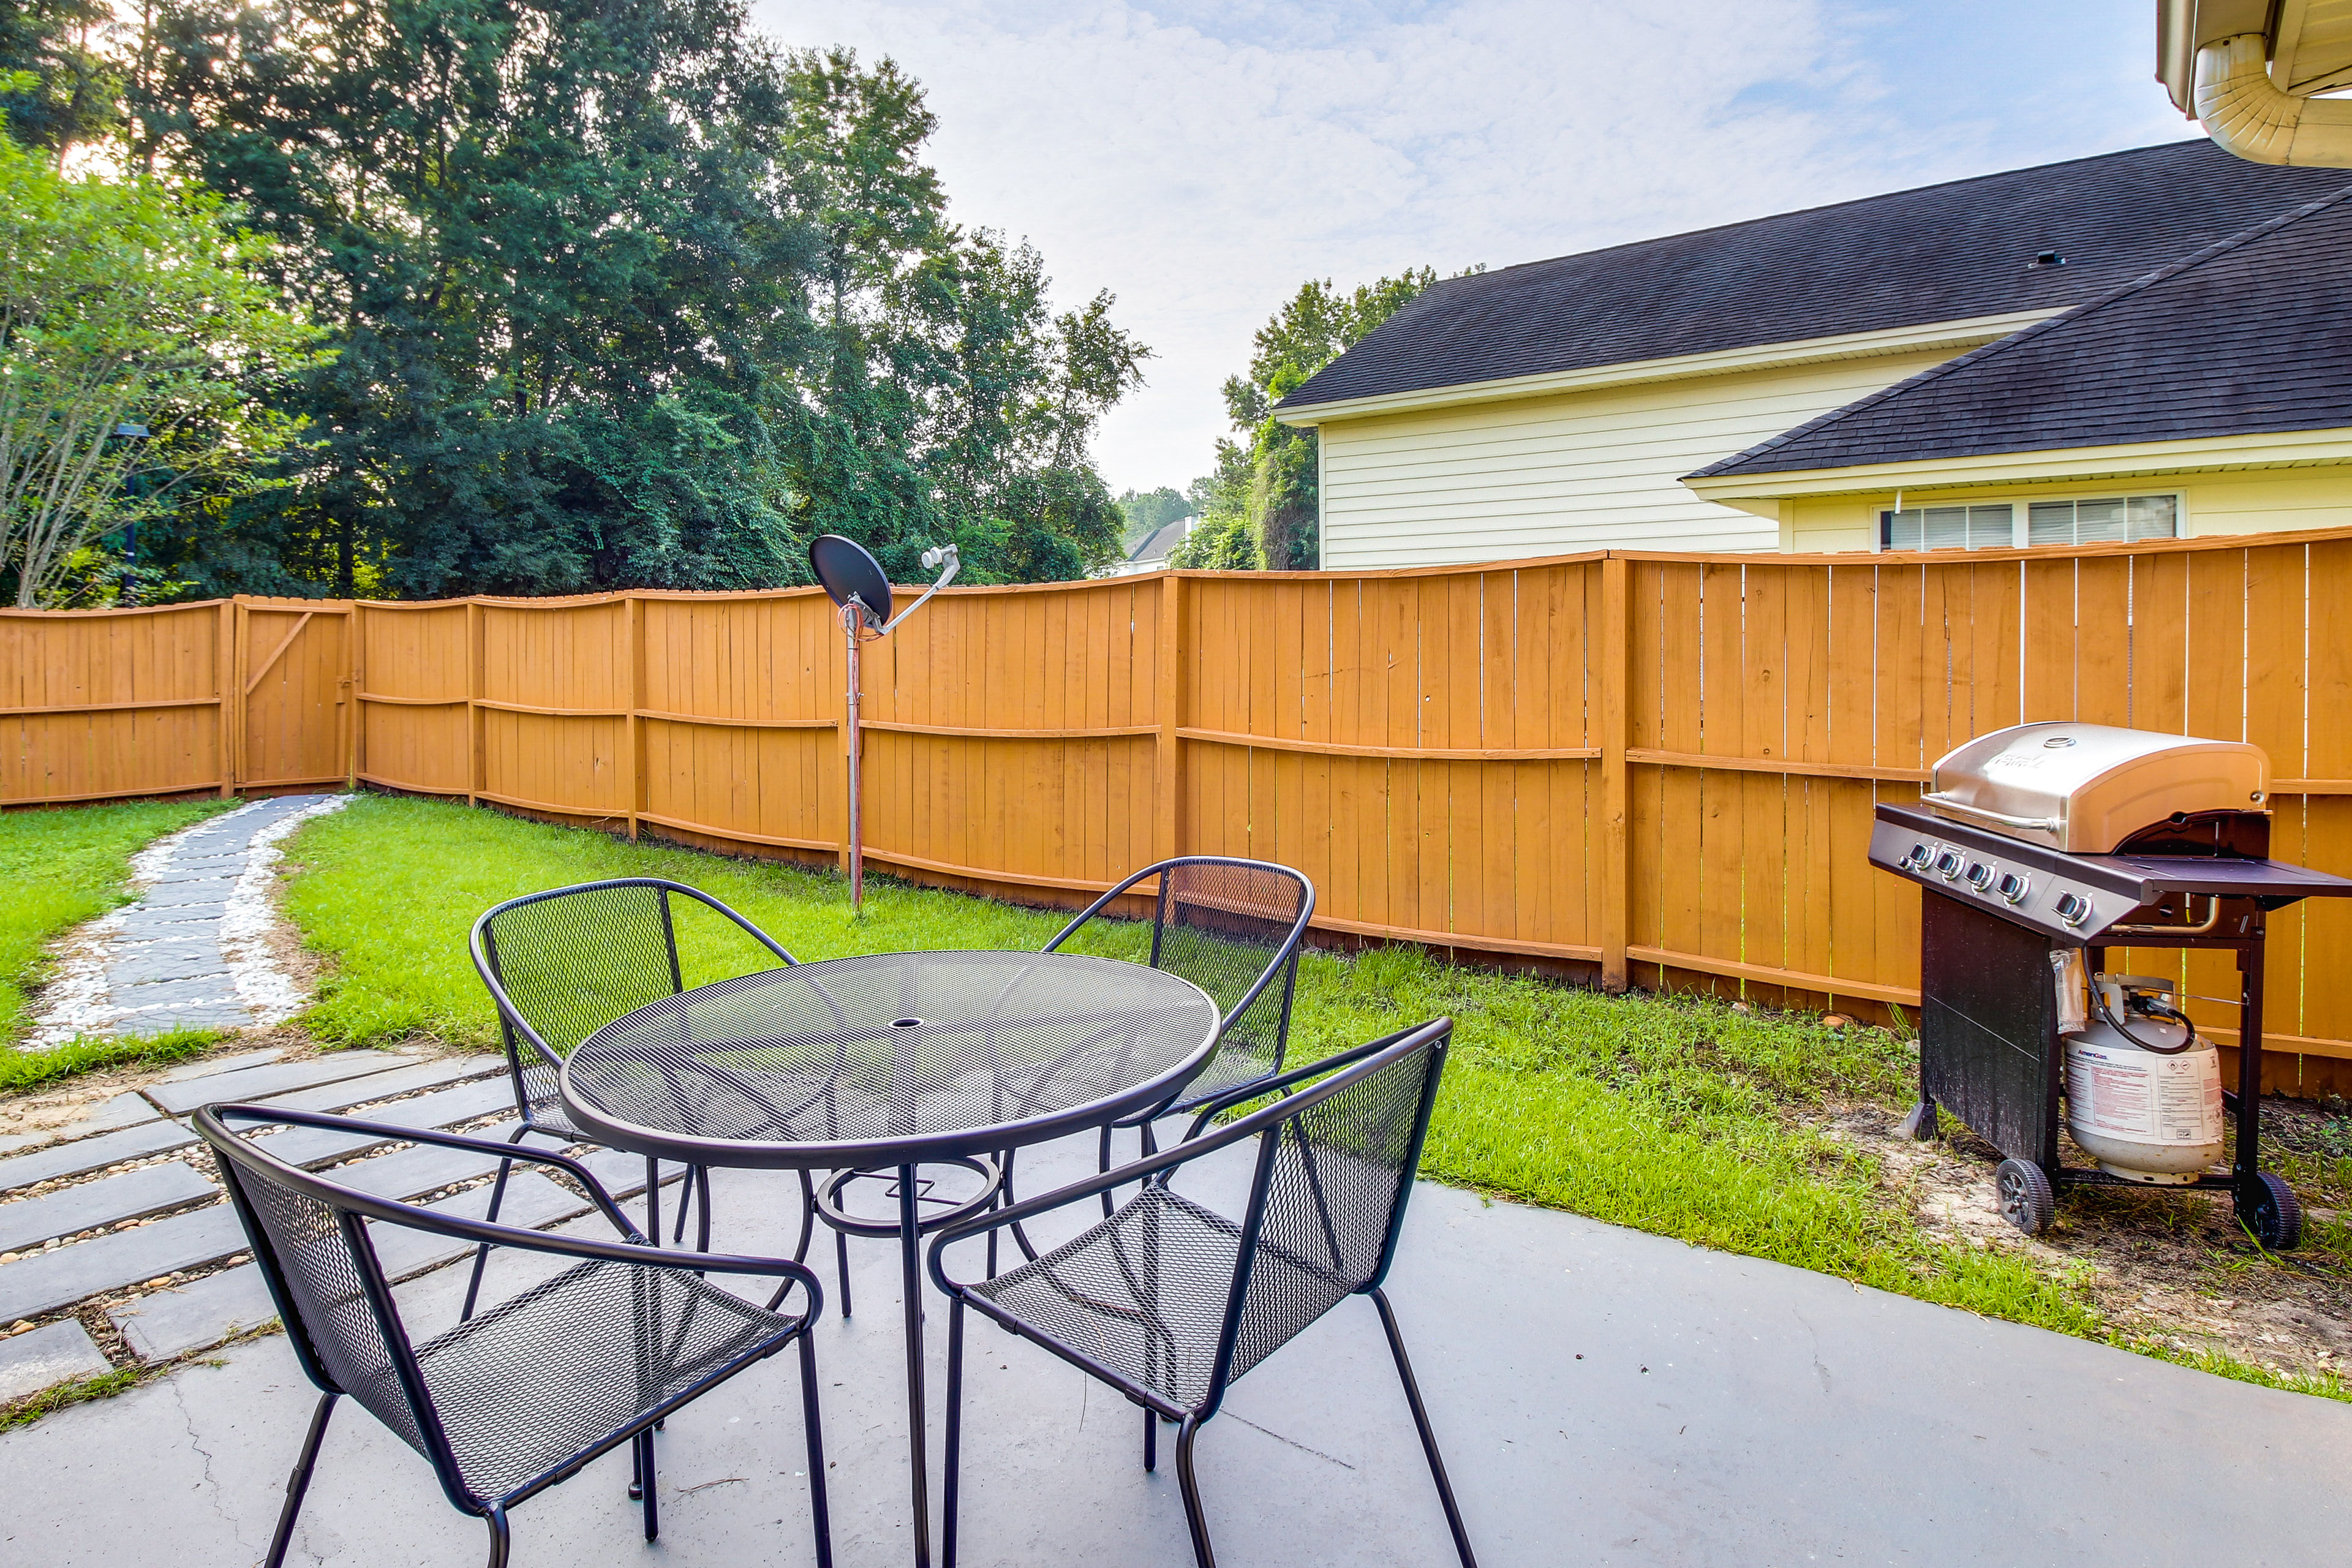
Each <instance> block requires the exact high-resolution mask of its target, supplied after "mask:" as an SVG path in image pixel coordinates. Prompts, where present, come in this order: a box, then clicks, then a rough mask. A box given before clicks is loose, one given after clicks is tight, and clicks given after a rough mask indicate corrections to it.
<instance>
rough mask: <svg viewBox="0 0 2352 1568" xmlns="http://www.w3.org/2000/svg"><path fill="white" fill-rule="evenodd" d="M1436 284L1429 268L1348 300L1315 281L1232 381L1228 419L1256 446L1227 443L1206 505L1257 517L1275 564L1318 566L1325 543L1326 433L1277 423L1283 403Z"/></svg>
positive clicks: (1363, 286) (1257, 339)
mask: <svg viewBox="0 0 2352 1568" xmlns="http://www.w3.org/2000/svg"><path fill="white" fill-rule="evenodd" d="M1436 281H1437V274H1436V272H1435V271H1434V270H1433V269H1432V268H1427V267H1423V268H1419V269H1414V268H1406V269H1405V270H1404V271H1403V272H1402V273H1399V274H1398V275H1397V276H1396V277H1394V278H1381V279H1375V280H1374V281H1372V282H1370V283H1360V284H1358V285H1357V286H1356V287H1355V288H1354V289H1351V290H1349V291H1348V292H1345V293H1342V292H1340V291H1339V289H1334V288H1333V287H1332V286H1331V280H1330V279H1328V278H1325V279H1309V280H1308V281H1307V282H1305V283H1302V284H1300V285H1299V287H1298V292H1297V293H1296V294H1294V295H1292V296H1291V297H1290V299H1289V300H1287V301H1286V302H1285V303H1284V305H1283V307H1282V308H1281V309H1280V310H1276V312H1275V313H1274V315H1273V317H1272V318H1271V319H1270V320H1269V321H1267V322H1266V324H1265V326H1263V327H1260V328H1259V329H1258V330H1257V331H1256V333H1255V335H1254V336H1253V337H1252V338H1251V340H1250V342H1251V347H1252V351H1253V352H1252V353H1251V355H1250V363H1249V370H1248V373H1247V374H1245V375H1236V376H1229V377H1227V378H1226V381H1225V385H1224V398H1225V414H1226V416H1227V417H1228V418H1229V419H1231V420H1232V421H1233V426H1234V430H1235V431H1237V432H1239V433H1240V434H1241V435H1242V436H1243V437H1245V439H1246V441H1247V445H1246V447H1243V446H1237V445H1236V444H1234V443H1232V442H1227V441H1223V440H1221V441H1219V442H1218V444H1217V453H1218V464H1217V474H1216V476H1215V478H1214V482H1213V494H1211V495H1210V496H1208V497H1206V498H1204V499H1205V500H1208V501H1209V503H1210V506H1211V508H1213V509H1214V510H1218V511H1219V512H1221V513H1228V514H1230V513H1237V514H1239V515H1240V516H1242V517H1244V518H1245V519H1246V520H1247V522H1248V525H1249V530H1250V532H1251V534H1252V536H1253V537H1254V538H1255V540H1256V541H1257V544H1258V549H1259V552H1261V553H1262V554H1263V556H1264V557H1265V564H1266V565H1268V566H1270V567H1272V568H1274V569H1275V570H1276V571H1301V570H1305V569H1307V568H1310V567H1312V566H1314V565H1315V564H1316V559H1317V555H1318V543H1319V542H1318V538H1317V535H1316V521H1315V520H1316V515H1317V506H1318V495H1317V489H1316V485H1317V481H1316V453H1317V447H1316V435H1315V432H1314V431H1313V430H1312V429H1301V428H1297V427H1295V426H1288V425H1284V424H1282V423H1280V422H1279V421H1277V420H1276V418H1275V417H1274V405H1276V403H1279V402H1280V401H1282V399H1283V398H1284V397H1285V396H1286V395H1289V394H1290V393H1292V392H1295V391H1297V389H1298V388H1299V387H1300V386H1301V385H1303V384H1305V383H1306V382H1307V378H1308V377H1309V376H1311V375H1313V374H1315V373H1316V372H1317V371H1318V370H1321V369H1322V368H1323V367H1324V366H1325V365H1327V364H1329V363H1331V362H1332V361H1333V360H1335V359H1338V358H1339V356H1340V354H1342V353H1346V352H1347V350H1348V349H1349V347H1351V346H1353V345H1354V344H1355V343H1357V342H1361V341H1362V340H1363V339H1364V338H1365V337H1367V336H1369V335H1370V333H1371V331H1373V329H1375V328H1377V327H1378V326H1380V325H1381V322H1383V321H1387V320H1388V319H1389V318H1390V317H1391V316H1392V315H1394V314H1396V312H1397V311H1398V310H1401V309H1402V308H1403V307H1404V306H1405V305H1406V304H1408V303H1410V302H1411V301H1412V300H1413V298H1414V297H1415V296H1417V295H1418V294H1420V292H1421V291H1422V290H1423V289H1426V288H1428V287H1429V286H1430V285H1431V284H1433V283H1434V282H1436ZM1203 515H1204V516H1206V515H1208V514H1207V512H1205V511H1204V513H1203Z"/></svg>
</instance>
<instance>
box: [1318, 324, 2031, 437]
mask: <svg viewBox="0 0 2352 1568" xmlns="http://www.w3.org/2000/svg"><path fill="white" fill-rule="evenodd" d="M2064 313H2065V312H2064V311H2063V310H2011V311H2010V312H2008V313H2006V314H2004V315H1999V316H1969V317H1966V318H1963V319H1961V320H1958V321H1921V322H1919V323H1917V324H1916V325H1915V326H1908V327H1889V328H1885V329H1883V330H1881V331H1874V332H1842V333H1839V334H1838V335H1836V336H1834V337H1827V338H1801V339H1797V340H1794V341H1792V342H1780V343H1751V344H1748V346H1746V347H1744V348H1736V349H1717V350H1716V351H1715V352H1713V353H1703V354H1675V355H1672V356H1670V357H1668V358H1665V359H1644V360H1624V361H1621V362H1620V363H1616V364H1595V365H1585V366H1581V367H1580V368H1579V369H1576V370H1562V371H1551V372H1548V373H1546V374H1542V375H1514V376H1506V377H1503V378H1502V379H1500V380H1496V381H1470V382H1463V383H1461V384H1457V385H1454V386H1431V387H1423V388H1420V389H1418V390H1416V391H1412V392H1387V393H1381V394H1380V395H1377V396H1372V397H1345V398H1340V399H1339V400H1337V401H1335V402H1331V403H1310V404H1307V405H1304V406H1302V407H1298V408H1288V409H1276V411H1275V417H1276V419H1279V420H1280V421H1282V423H1284V424H1285V425H1324V424H1328V423H1329V422H1331V421H1332V420H1335V419H1360V418H1364V417H1367V416H1372V415H1379V414H1402V413H1407V412H1411V411H1413V410H1418V409H1423V408H1444V407H1450V406H1453V405H1459V404H1465V403H1496V402H1500V401H1502V400H1503V399H1506V398H1512V397H1540V396H1543V395H1546V394H1548V393H1555V392H1581V391H1584V390H1586V389H1588V388H1591V387H1602V386H1627V385H1632V384H1638V383H1641V382H1645V381H1681V380H1685V379H1687V378H1690V377H1694V376H1702V375H1728V374H1733V373H1734V372H1738V371H1743V370H1773V369H1778V368H1780V367H1781V366H1784V365H1800V364H1815V363H1823V362H1826V361H1830V360H1842V359H1872V358H1875V357H1877V356H1879V355H1881V354H1897V353H1908V352H1910V351H1912V350H1914V349H1942V348H1951V349H1963V348H1976V347H1978V346H1979V345H1981V344H1984V343H1989V342H1994V341H1996V340H1998V339H2000V338H2005V337H2007V336H2009V335H2010V334H2011V332H2016V331H2023V330H2024V329H2025V328H2027V327H2030V326H2032V325H2033V324H2034V323H2035V322H2036V321H2048V320H2049V319H2050V318H2052V317H2053V316H2059V315H2063V314H2064Z"/></svg>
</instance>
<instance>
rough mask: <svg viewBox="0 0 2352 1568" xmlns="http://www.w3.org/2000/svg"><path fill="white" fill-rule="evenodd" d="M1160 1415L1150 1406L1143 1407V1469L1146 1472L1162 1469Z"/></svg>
mask: <svg viewBox="0 0 2352 1568" xmlns="http://www.w3.org/2000/svg"><path fill="white" fill-rule="evenodd" d="M1159 1415H1160V1413H1159V1412H1158V1411H1156V1410H1154V1409H1152V1408H1151V1406H1150V1405H1145V1406H1144V1407H1143V1468H1144V1469H1145V1471H1146V1472H1150V1471H1152V1470H1156V1469H1158V1468H1160V1422H1159V1419H1158V1417H1159Z"/></svg>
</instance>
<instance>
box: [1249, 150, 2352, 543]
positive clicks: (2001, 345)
mask: <svg viewBox="0 0 2352 1568" xmlns="http://www.w3.org/2000/svg"><path fill="white" fill-rule="evenodd" d="M2346 185H2347V177H2346V174H2345V173H2344V171H2342V170H2328V169H2284V168H2271V167H2264V166H2262V165H2257V164H2252V163H2244V162H2242V161H2240V160H2238V159H2236V158H2233V157H2231V156H2230V155H2229V154H2228V153H2224V152H2221V151H2220V150H2219V149H2217V148H2215V147H2214V146H2213V145H2212V144H2211V143H2210V142H2202V141H2198V142H2174V143H2169V144H2167V145H2164V146H2160V147H2151V148H2142V149H2138V150H2136V151H2133V152H2128V153H2114V154H2109V155H2107V156H2105V157H2100V158H2090V159H2080V160H2075V161H2074V162H2071V163H2059V164H2052V165H2048V166H2045V167H2042V168H2037V169H2027V170H2020V171H2015V172H2012V173H2009V174H1994V175H1988V176H1984V177H1982V178H1980V179H1975V180H1964V181H1958V182H1955V183H1952V184H1944V185H1936V186H1928V187H1926V188H1923V189H1920V190H1915V191H1905V192H1897V193H1895V194H1894V195H1886V196H1877V197H1872V198H1869V199H1867V200H1864V201H1859V202H1849V203H1844V204H1841V205H1836V206H1832V207H1822V208H1815V209H1811V210H1809V211H1806V212H1801V213H1791V214H1782V215H1780V216H1774V217H1769V218H1762V219H1759V220H1756V221H1754V222H1751V223H1746V224H1736V225H1731V226H1726V227H1723V228H1717V229H1709V230H1705V231H1701V232H1699V233H1697V234H1691V235H1678V236H1673V237H1667V238H1664V239H1659V240H1650V241H1643V242H1641V243H1639V244H1635V245H1630V246H1620V247H1612V248H1611V249H1608V250H1602V251H1594V252H1588V253H1585V254H1582V255H1578V256H1570V257H1563V258H1555V259H1553V260H1550V261H1544V262H1536V263H1531V264H1528V265H1527V266H1524V267H1516V268H1504V269H1501V270H1500V271H1496V272H1489V273H1484V274H1476V275H1473V276H1470V277H1465V278H1459V279H1449V280H1447V281H1446V282H1444V283H1441V284H1438V285H1437V286H1435V287H1434V288H1433V289H1430V290H1428V291H1427V292H1426V293H1425V294H1423V296H1422V297H1421V298H1420V299H1419V300H1415V301H1414V302H1413V304H1412V305H1411V306H1408V307H1407V308H1406V309H1405V310H1401V311H1399V312H1398V313H1397V315H1396V316H1395V317H1394V318H1392V319H1391V321H1389V322H1388V323H1386V324H1385V325H1383V326H1382V327H1381V329H1380V331H1376V332H1374V333H1373V334H1371V335H1370V337H1368V338H1367V339H1365V340H1364V342H1360V343H1359V344H1357V345H1356V346H1355V347H1354V348H1352V349H1350V350H1349V352H1348V353H1346V354H1344V355H1342V356H1341V357H1340V358H1339V359H1338V360H1337V361H1335V362H1333V363H1331V364H1330V365H1328V366H1327V367H1326V368H1325V369H1324V370H1323V371H1322V372H1321V373H1319V374H1317V375H1316V376H1315V377H1314V378H1313V379H1311V380H1309V381H1308V382H1307V384H1305V385H1303V386H1301V387H1299V388H1298V389H1297V391H1296V392H1294V393H1293V394H1292V395H1290V396H1289V397H1287V398H1286V399H1285V400H1284V401H1283V402H1282V403H1281V405H1279V406H1278V407H1277V409H1276V416H1277V417H1279V418H1282V419H1284V420H1285V421H1286V422H1288V423H1293V424H1298V425H1310V426H1315V427H1316V429H1317V431H1318V436H1319V437H1320V440H1319V471H1318V515H1319V521H1320V523H1321V528H1320V540H1321V552H1322V563H1323V564H1324V565H1325V566H1326V567H1329V568H1333V569H1340V570H1355V569H1367V568H1378V567H1389V566H1413V565H1427V564H1438V563H1462V562H1476V561H1491V560H1507V559H1512V558H1516V557H1524V556H1531V555H1548V554H1558V553H1563V552H1570V551H1577V550H1589V549H1599V548H1615V549H1642V550H1709V551H1720V550H1771V549H1781V550H1804V551H1814V550H1840V551H1844V550H1883V549H1890V548H1894V549H1906V548H1907V549H1920V548H1969V547H1979V548H1981V547H1983V546H1986V545H1992V544H1999V545H2001V546H2009V545H2012V544H2017V545H2029V544H2053V545H2054V544H2059V543H2068V544H2071V543H2075V542H2095V541H2099V540H2106V539H2125V538H2146V537H2172V536H2188V535H2191V534H2200V533H2212V532H2241V531H2266V530H2274V529H2285V528H2296V527H2317V526H2325V525H2341V524H2347V523H2352V409H2345V408H2342V407H2340V406H2339V405H2341V404H2342V403H2343V401H2344V395H2345V389H2346V388H2347V387H2352V375H2347V374H2346V368H2347V367H2345V366H2343V365H2342V364H2341V363H2340V362H2339V361H2338V359H2337V358H2336V356H2335V355H2334V354H2332V353H2325V352H2323V353H2319V354H2318V356H2317V359H2316V360H2314V359H2313V357H2312V353H2311V351H2313V350H2315V349H2319V350H2325V349H2327V348H2328V347H2330V346H2331V345H2332V346H2334V347H2335V348H2341V347H2342V346H2343V345H2344V344H2345V343H2346V341H2347V331H2352V326H2347V323H2352V310H2347V309H2346V308H2345V307H2346V306H2347V304H2352V246H2347V245H2345V244H2342V243H2341V237H2339V236H2336V227H2335V226H2336V224H2337V223H2338V222H2339V221H2341V211H2340V209H2339V207H2337V206H2336V205H2331V200H2330V199H2331V198H2333V197H2335V196H2336V195H2337V194H2338V193H2339V192H2341V191H2342V190H2344V188H2345V187H2346ZM2331 245H2332V248H2330V247H2331ZM2289 257H2292V258H2293V259H2292V261H2289V260H2287V259H2284V258H2289ZM2256 295H2259V296H2261V299H2262V300H2263V301H2265V302H2264V303H2262V304H2261V306H2260V308H2258V309H2249V308H2248V301H2249V300H2250V299H2252V297H2253V296H2256ZM2282 334H2284V335H2282ZM2298 356H2301V357H2300V359H2298ZM2323 362H2324V363H2323ZM2298 365H2300V366H2302V368H2298ZM2328 367H2334V368H2332V369H2331V368H2328ZM2331 376H2332V378H2333V380H2332V385H2333V386H2334V388H2336V395H2335V397H2334V400H2333V401H2331V399H2330V396H2329V395H2328V394H2327V392H2326V388H2327V386H2329V385H2330V384H2331V381H2330V378H2331ZM1938 432H1942V433H1943V435H1942V436H1941V437H1938V434H1937V433H1938Z"/></svg>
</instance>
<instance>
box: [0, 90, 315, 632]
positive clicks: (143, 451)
mask: <svg viewBox="0 0 2352 1568" xmlns="http://www.w3.org/2000/svg"><path fill="white" fill-rule="evenodd" d="M268 262H269V249H268V246H267V245H266V244H264V243H263V242H262V241H260V240H258V239H256V238H254V237H250V236H245V235H239V234H236V233H234V232H233V231H232V230H231V229H230V228H229V227H228V226H227V225H226V221H225V219H224V215H223V213H222V210H221V204H220V202H219V200H218V198H216V197H214V196H212V195H207V194H205V193H204V192H202V191H192V190H188V189H184V188H181V187H178V186H175V185H173V184H170V183H167V182H164V181H161V180H156V179H152V178H149V177H146V176H143V175H132V176H131V177H128V178H125V179H121V180H110V179H104V178H99V177H88V178H77V177H67V176H63V175H60V174H58V171H57V167H56V163H55V160H54V159H52V158H51V157H49V156H48V155H47V154H44V153H35V152H32V151H30V150H28V149H26V148H23V147H20V146H18V145H17V144H16V142H13V141H11V140H9V139H8V138H6V137H0V572H5V574H7V575H8V576H10V577H13V578H14V580H15V588H16V604H17V605H19V606H29V605H40V604H56V603H59V602H61V601H62V600H64V599H65V598H66V597H67V596H68V595H70V594H72V593H73V592H74V589H75V586H76V585H75V584H74V583H73V580H72V579H73V577H74V568H75V567H76V565H77V564H81V565H83V566H85V567H87V566H89V564H91V563H90V562H89V560H88V559H87V558H85V559H83V560H81V561H79V562H78V560H77V557H78V555H79V553H80V552H84V551H86V550H87V549H88V548H89V545H90V544H91V543H92V542H93V541H95V540H96V539H97V537H98V536H99V535H100V533H102V532H104V531H109V530H113V529H121V528H124V527H129V526H136V525H137V524H139V523H142V522H149V521H159V520H161V519H163V518H164V517H165V516H167V515H169V513H170V512H171V510H173V508H174V507H187V508H194V509H197V510H201V509H202V508H205V507H211V506H219V505H223V504H226V503H229V502H232V501H234V500H236V498H238V497H240V496H245V495H248V494H251V493H252V492H253V491H254V490H256V489H257V488H258V487H259V485H260V483H261V480H260V470H261V469H262V468H263V467H264V466H265V465H267V464H268V462H269V461H270V459H271V458H273V457H274V456H276V455H278V454H279V453H282V452H286V451H289V449H292V448H293V447H295V445H296V443H297V440H298V438H299V433H300V424H301V422H300V421H299V418H293V417H289V416H287V415H285V414H284V413H282V412H280V411H278V409H276V408H274V407H272V406H270V405H269V404H268V402H267V401H266V400H267V398H268V395H270V394H271V393H272V392H273V391H275V390H276V389H277V388H278V386H279V385H280V384H282V383H283V382H284V380H285V378H286V377H288V376H289V375H291V374H297V373H299V372H300V371H303V370H305V369H309V368H312V367H315V366H318V365H319V364H320V363H321V356H320V355H319V354H318V353H313V352H311V344H312V343H313V342H314V341H315V339H316V338H317V336H318V334H317V333H316V332H314V331H312V329H310V327H308V326H307V325H305V324H304V323H303V322H302V321H299V319H297V318H296V317H295V316H293V315H290V314H289V313H288V312H286V311H284V310H280V309H278V300H277V298H276V296H275V294H274V292H273V291H272V290H271V289H269V288H268V287H267V286H266V285H265V284H264V283H263V282H262V281H260V280H259V279H258V278H257V276H256V274H257V270H258V269H260V268H265V267H267V266H268ZM134 430H135V431H136V432H137V434H129V433H128V432H131V431H134ZM108 582H109V585H110V583H111V574H109V575H108ZM87 592H88V590H87V586H86V585H85V586H84V588H83V593H84V595H87Z"/></svg>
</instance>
